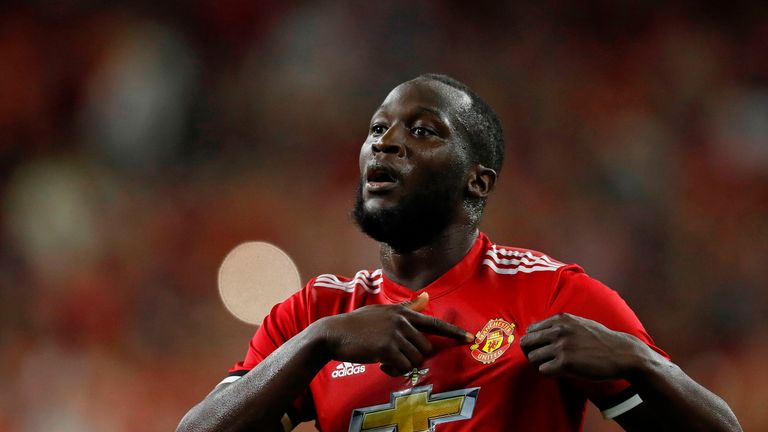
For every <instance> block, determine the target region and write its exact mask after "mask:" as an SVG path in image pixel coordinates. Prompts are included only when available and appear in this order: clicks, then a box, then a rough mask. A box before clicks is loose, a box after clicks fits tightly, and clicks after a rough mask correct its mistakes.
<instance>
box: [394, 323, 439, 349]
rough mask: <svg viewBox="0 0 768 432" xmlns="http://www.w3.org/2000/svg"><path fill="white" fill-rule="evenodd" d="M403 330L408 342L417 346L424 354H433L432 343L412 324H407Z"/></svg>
mask: <svg viewBox="0 0 768 432" xmlns="http://www.w3.org/2000/svg"><path fill="white" fill-rule="evenodd" d="M401 331H402V332H403V336H405V338H406V339H408V342H410V343H411V344H412V345H413V346H415V347H416V349H417V350H419V352H420V353H421V354H422V355H423V356H428V355H430V354H432V343H431V342H429V340H428V339H427V338H426V337H424V335H423V334H422V333H421V332H419V331H418V330H416V329H415V328H413V327H411V326H407V327H406V328H403V329H402V330H401Z"/></svg>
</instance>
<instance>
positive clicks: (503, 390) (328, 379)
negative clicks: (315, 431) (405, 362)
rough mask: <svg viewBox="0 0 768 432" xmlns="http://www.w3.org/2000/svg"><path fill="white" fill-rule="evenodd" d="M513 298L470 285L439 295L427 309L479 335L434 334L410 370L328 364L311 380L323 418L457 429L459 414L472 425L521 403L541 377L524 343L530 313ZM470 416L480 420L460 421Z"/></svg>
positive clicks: (362, 424)
mask: <svg viewBox="0 0 768 432" xmlns="http://www.w3.org/2000/svg"><path fill="white" fill-rule="evenodd" d="M504 297H508V296H504ZM509 300H510V299H509V298H497V296H494V290H485V296H484V297H477V296H476V294H475V293H473V292H472V291H469V290H468V291H464V292H457V293H454V295H453V296H446V297H444V298H438V299H435V300H434V301H432V302H431V303H430V306H429V307H428V308H427V309H426V310H425V311H424V313H426V314H428V315H432V316H435V317H437V318H440V319H442V320H445V321H448V322H451V323H454V324H456V325H458V326H460V327H462V328H464V329H467V330H468V331H470V332H472V333H474V334H475V336H476V337H475V340H474V341H473V343H470V344H459V343H456V342H454V341H452V340H449V339H446V338H442V337H437V336H429V335H428V338H429V339H430V342H432V345H433V348H434V350H433V353H432V354H431V355H430V356H428V357H427V358H426V359H425V361H424V363H423V364H422V365H421V367H419V368H417V369H414V370H413V371H411V372H410V373H407V374H404V375H403V376H400V377H390V376H388V375H386V374H384V373H383V372H381V370H380V369H379V367H378V365H377V364H364V365H363V364H354V363H346V362H338V361H332V362H330V363H328V364H327V365H326V366H325V367H324V368H323V369H322V370H321V371H320V373H318V375H317V376H316V378H315V379H314V381H313V382H312V384H311V389H312V396H313V398H314V402H315V407H316V412H317V415H318V422H319V425H320V426H321V427H322V429H323V430H332V431H336V430H339V431H342V430H344V431H346V430H361V431H362V430H369V429H376V428H377V427H385V426H387V425H390V427H391V425H399V426H398V429H397V430H413V431H416V430H428V429H429V428H430V427H434V426H435V425H436V424H439V423H440V422H444V424H445V426H441V428H440V429H439V430H450V428H451V426H448V424H449V423H451V422H453V421H456V422H457V423H456V424H457V425H458V424H464V425H467V426H468V425H470V423H477V421H480V420H477V419H479V418H481V417H483V416H486V417H487V416H489V415H491V416H492V415H493V413H494V412H499V410H503V409H505V407H509V406H515V405H516V404H517V401H516V399H517V398H521V397H524V394H525V392H524V391H515V389H524V388H526V387H529V386H534V385H536V384H537V381H538V380H540V379H541V378H540V376H539V375H538V373H536V371H535V370H534V369H533V368H532V367H531V366H530V364H529V363H528V361H527V360H526V358H525V356H524V354H523V352H522V350H521V349H520V345H519V339H520V337H521V336H522V335H523V332H524V329H525V327H526V326H527V322H523V321H521V318H520V317H524V318H525V317H526V316H527V314H526V313H525V311H523V310H520V309H519V308H518V307H516V306H515V304H516V303H515V302H513V301H509ZM470 419H476V420H475V421H474V422H472V421H470V422H461V423H458V421H459V420H470ZM435 421H438V423H435ZM398 422H402V423H398ZM430 422H432V423H430ZM406 423H407V425H408V426H407V427H406V426H405V425H406ZM430 425H431V426H430ZM470 430H472V429H470Z"/></svg>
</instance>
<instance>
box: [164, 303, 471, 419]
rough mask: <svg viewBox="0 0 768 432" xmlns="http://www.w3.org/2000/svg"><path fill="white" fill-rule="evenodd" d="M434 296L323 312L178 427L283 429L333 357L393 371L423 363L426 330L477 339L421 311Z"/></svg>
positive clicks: (428, 346) (460, 338)
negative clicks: (299, 399)
mask: <svg viewBox="0 0 768 432" xmlns="http://www.w3.org/2000/svg"><path fill="white" fill-rule="evenodd" d="M428 300H429V297H428V296H427V295H426V294H422V295H420V296H419V297H417V298H416V299H414V300H413V302H406V303H403V304H398V305H372V306H366V307H363V308H360V309H357V310H355V311H353V312H349V313H345V314H339V315H334V316H329V317H325V318H322V319H320V320H318V321H316V322H314V323H312V324H311V325H309V326H308V327H307V328H306V329H304V330H302V331H301V332H299V333H298V334H297V335H296V336H294V337H292V338H290V339H289V340H288V341H286V342H285V343H284V344H282V345H281V346H280V347H279V348H277V349H276V350H275V351H273V352H272V353H271V354H270V355H269V356H267V357H266V358H265V359H264V360H263V361H261V362H260V363H259V364H257V365H256V366H255V367H254V368H253V369H251V370H250V371H249V372H248V373H246V374H245V375H244V376H243V377H242V378H240V379H238V380H237V381H235V382H233V383H231V384H228V385H221V386H219V388H217V389H215V390H214V391H212V392H211V393H210V394H209V395H208V396H207V397H206V398H205V399H203V401H202V402H200V403H199V404H197V405H196V406H194V407H193V408H192V409H191V410H190V411H189V412H188V413H187V415H185V416H184V418H183V419H182V420H181V423H180V424H179V426H178V428H177V431H179V432H180V431H241V430H247V429H250V428H253V427H255V426H256V425H258V427H259V428H260V430H264V428H265V427H267V425H269V427H270V430H275V431H280V430H281V429H282V427H281V425H280V420H281V418H282V417H283V415H284V413H285V412H287V411H288V408H289V407H290V405H291V403H292V402H293V400H294V399H295V398H296V397H297V396H298V395H299V393H300V392H301V391H302V390H304V389H306V388H308V387H309V383H310V382H311V381H312V379H313V378H314V376H315V375H316V374H317V373H318V372H319V371H320V369H322V368H323V366H325V364H326V363H328V362H329V361H330V360H339V361H348V362H353V363H381V369H382V371H384V372H385V373H387V374H389V375H391V376H399V375H403V374H405V373H406V372H408V371H410V370H412V369H413V368H414V367H418V366H419V365H420V364H421V363H422V361H423V359H424V357H426V356H427V355H428V354H429V353H431V351H432V346H431V344H430V343H429V341H428V340H427V338H426V337H425V336H424V335H423V334H422V332H426V333H432V334H437V335H441V336H447V337H451V338H453V339H456V340H458V341H461V342H464V343H466V342H469V341H471V340H472V339H473V335H472V334H470V333H468V332H466V331H465V330H463V329H460V328H458V327H456V326H454V325H452V324H449V323H446V322H444V321H440V320H438V319H436V318H434V317H430V316H427V315H422V314H421V313H419V312H420V311H421V310H423V309H424V308H425V307H426V304H427V301H428Z"/></svg>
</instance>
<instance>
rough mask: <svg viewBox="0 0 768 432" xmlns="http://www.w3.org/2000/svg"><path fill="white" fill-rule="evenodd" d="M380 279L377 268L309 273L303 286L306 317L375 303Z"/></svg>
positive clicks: (311, 318)
mask: <svg viewBox="0 0 768 432" xmlns="http://www.w3.org/2000/svg"><path fill="white" fill-rule="evenodd" d="M382 282H383V278H382V274H381V270H380V269H376V270H360V271H358V272H357V273H355V274H354V275H353V276H351V277H349V276H343V275H337V274H331V273H325V274H321V275H317V276H315V277H313V278H312V279H310V281H309V282H308V283H307V285H306V286H305V287H304V290H303V291H304V293H303V295H304V302H305V303H306V305H307V306H306V307H307V309H308V311H309V315H310V321H312V320H315V319H317V318H320V317H323V316H328V315H336V314H339V313H344V312H351V311H353V310H355V309H357V308H360V307H362V306H365V305H368V304H372V303H379V302H380V301H381V300H380V298H379V297H380V292H381V284H382Z"/></svg>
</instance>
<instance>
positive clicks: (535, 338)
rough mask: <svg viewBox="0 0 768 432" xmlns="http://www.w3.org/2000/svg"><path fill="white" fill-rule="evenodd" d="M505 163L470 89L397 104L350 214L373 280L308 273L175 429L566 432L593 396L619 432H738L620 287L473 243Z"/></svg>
mask: <svg viewBox="0 0 768 432" xmlns="http://www.w3.org/2000/svg"><path fill="white" fill-rule="evenodd" d="M503 157H504V145H503V139H502V131H501V126H500V124H499V121H498V119H497V117H496V114H495V113H494V112H493V110H492V109H491V108H490V107H489V106H488V104H487V103H485V102H484V101H483V100H482V99H481V98H480V97H479V96H478V95H476V94H475V93H474V92H473V91H472V90H470V89H469V88H468V87H467V86H465V85H464V84H462V83H460V82H458V81H456V80H454V79H452V78H450V77H447V76H444V75H432V74H428V75H422V76H420V77H418V78H416V79H414V80H411V81H408V82H405V83H403V84H401V85H399V86H397V87H396V88H395V89H394V90H392V92H390V93H389V95H388V96H387V97H386V99H385V100H384V102H383V103H382V105H381V106H380V107H379V108H378V110H377V111H376V112H375V113H374V115H373V118H372V120H371V125H370V129H369V133H368V137H367V139H366V140H365V142H364V143H363V145H362V148H361V150H360V183H359V188H358V191H357V195H356V204H355V208H354V212H353V215H354V218H355V221H356V223H357V224H358V225H359V226H360V228H361V229H362V231H363V232H364V233H366V234H367V235H369V236H370V237H372V238H373V239H375V240H377V241H379V242H380V258H381V269H378V270H374V271H366V270H361V271H359V272H358V273H357V274H355V275H354V277H352V278H347V277H342V276H337V275H332V274H324V275H320V276H317V277H315V278H313V279H311V280H310V281H309V282H308V283H307V285H306V286H305V287H304V289H303V290H301V291H299V292H297V293H296V294H294V295H293V296H291V297H290V298H288V299H287V300H285V301H284V302H282V303H281V304H279V305H277V306H275V307H274V308H273V309H272V311H271V313H270V314H269V316H267V317H266V318H265V320H264V322H263V324H262V325H261V327H259V329H258V330H257V332H256V334H255V335H254V337H253V339H252V340H251V343H250V346H249V349H248V352H247V354H246V356H245V359H244V360H243V361H241V362H239V363H237V364H236V365H235V366H233V367H232V369H230V371H229V376H228V377H227V378H225V379H224V380H223V381H222V382H221V384H219V385H218V386H217V387H216V388H215V389H214V390H213V391H212V392H211V393H210V394H209V395H208V396H207V397H206V398H205V399H204V400H203V401H202V402H200V403H199V404H198V405H196V406H195V407H193V408H192V409H191V410H190V411H189V413H187V415H186V416H185V417H184V418H183V419H182V421H181V424H180V425H179V428H178V430H183V431H240V430H276V431H280V430H290V429H291V428H292V426H293V425H295V424H297V423H298V422H301V421H306V420H312V419H314V420H316V424H317V426H318V427H319V428H320V430H323V431H355V432H357V431H399V432H416V431H438V432H451V431H483V432H492V431H518V432H519V431H577V430H580V429H581V427H582V422H583V417H584V411H585V407H586V403H587V400H589V401H592V402H593V403H594V404H596V405H597V406H598V407H599V408H600V409H601V410H602V412H603V415H604V416H605V417H606V418H611V419H613V420H615V421H616V422H618V423H619V424H620V425H621V426H622V427H623V428H624V429H626V430H654V431H656V430H675V431H683V430H695V431H704V430H706V431H738V430H741V428H740V426H739V424H738V421H737V419H736V417H735V416H734V414H733V413H732V412H731V410H730V408H729V407H728V405H727V404H726V403H725V402H724V401H723V400H721V399H720V398H718V397H717V396H716V395H714V394H713V393H711V392H709V391H708V390H707V389H705V388H703V387H702V386H701V385H699V384H697V383H696V382H695V381H693V380H692V379H691V378H690V377H688V376H687V375H686V374H685V373H683V371H682V370H680V368H679V367H677V366H676V365H675V364H674V363H672V362H671V361H670V360H669V359H668V357H667V355H666V354H665V353H664V352H663V351H661V350H660V349H659V348H657V347H656V346H655V345H654V343H653V341H652V340H651V338H650V337H649V336H648V334H647V333H646V332H645V330H644V329H643V326H642V325H641V324H640V322H639V321H638V319H637V317H636V316H635V314H634V313H633V312H632V311H631V310H630V309H629V307H628V306H627V305H626V303H624V301H623V300H622V299H621V298H620V297H619V296H618V294H617V293H616V292H615V291H613V290H611V289H609V288H607V287H606V286H604V285H603V284H601V283H600V282H598V281H596V280H595V279H592V278H590V277H589V276H587V275H586V274H585V273H584V272H583V271H582V269H581V268H580V267H578V266H576V265H566V264H563V263H561V262H559V261H557V260H555V259H553V258H550V257H549V256H547V255H545V254H542V253H539V252H536V251H532V250H526V249H520V248H515V247H507V246H501V245H497V244H495V243H493V242H492V241H491V240H490V239H489V238H488V237H487V236H486V235H484V234H483V233H481V232H479V230H478V224H479V222H480V217H481V215H482V212H483V208H484V206H485V203H486V200H487V198H488V196H489V195H490V193H491V191H492V190H493V188H494V184H495V182H496V178H497V175H498V173H499V170H500V169H501V165H502V160H503Z"/></svg>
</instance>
